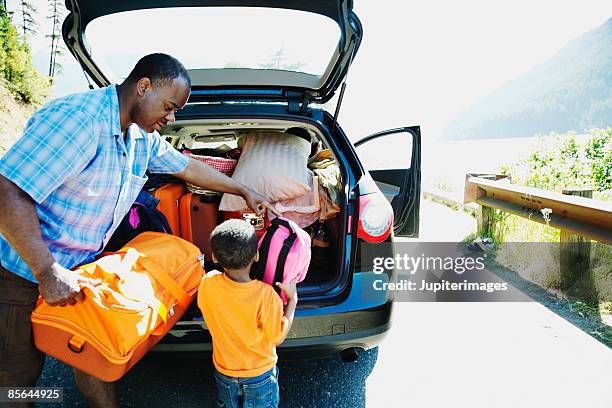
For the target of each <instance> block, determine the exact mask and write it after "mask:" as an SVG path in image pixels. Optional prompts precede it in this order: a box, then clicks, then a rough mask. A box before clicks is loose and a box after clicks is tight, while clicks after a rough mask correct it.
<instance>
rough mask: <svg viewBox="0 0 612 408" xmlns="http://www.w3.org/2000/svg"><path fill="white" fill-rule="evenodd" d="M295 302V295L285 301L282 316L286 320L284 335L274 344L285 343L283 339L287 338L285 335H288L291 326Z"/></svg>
mask: <svg viewBox="0 0 612 408" xmlns="http://www.w3.org/2000/svg"><path fill="white" fill-rule="evenodd" d="M297 301H298V299H297V294H296V295H295V297H292V298H291V299H287V306H285V314H284V316H283V319H286V322H285V324H284V326H285V334H283V337H282V338H281V339H280V340H279V341H278V343H276V344H281V343H282V342H283V341H285V339H286V338H287V334H289V330H290V329H291V325H292V324H293V315H294V314H295V307H296V306H297Z"/></svg>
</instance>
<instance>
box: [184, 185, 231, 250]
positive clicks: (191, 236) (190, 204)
mask: <svg viewBox="0 0 612 408" xmlns="http://www.w3.org/2000/svg"><path fill="white" fill-rule="evenodd" d="M220 200H221V197H220V196H217V195H200V194H195V193H187V194H185V195H184V196H183V197H181V199H180V200H179V212H180V219H181V222H180V224H181V238H183V239H186V240H187V241H189V242H191V243H193V244H194V245H196V246H197V247H198V248H200V250H201V251H202V253H204V255H205V257H206V259H207V260H210V259H212V253H211V250H210V233H211V232H212V230H213V229H214V228H215V227H216V226H217V225H218V224H219V223H220V222H221V220H220V219H219V201H220Z"/></svg>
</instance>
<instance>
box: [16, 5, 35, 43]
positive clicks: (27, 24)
mask: <svg viewBox="0 0 612 408" xmlns="http://www.w3.org/2000/svg"><path fill="white" fill-rule="evenodd" d="M19 14H21V24H20V27H19V28H20V29H21V31H22V32H23V37H24V38H26V37H27V36H28V34H36V32H37V29H38V24H36V21H35V20H34V15H35V14H36V7H34V6H33V5H32V3H30V2H28V1H26V0H21V1H20V2H19Z"/></svg>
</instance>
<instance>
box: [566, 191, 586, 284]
mask: <svg viewBox="0 0 612 408" xmlns="http://www.w3.org/2000/svg"><path fill="white" fill-rule="evenodd" d="M562 193H563V194H565V195H572V196H579V197H586V198H593V190H591V189H567V190H563V191H562ZM560 243H561V253H560V272H561V289H563V290H567V289H569V288H571V287H572V286H573V285H574V284H575V283H576V281H578V280H579V279H580V277H581V276H584V275H586V274H588V273H590V263H591V241H590V240H589V239H586V238H584V237H582V236H580V235H577V234H572V233H570V232H568V231H565V230H561V231H560ZM589 281H590V279H589ZM585 289H586V290H587V292H592V288H585Z"/></svg>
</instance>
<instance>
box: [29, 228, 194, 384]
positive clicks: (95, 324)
mask: <svg viewBox="0 0 612 408" xmlns="http://www.w3.org/2000/svg"><path fill="white" fill-rule="evenodd" d="M202 265H203V258H202V256H201V253H200V250H199V249H198V248H197V247H196V246H195V245H193V244H191V243H189V242H187V241H185V240H183V239H181V238H179V237H176V236H173V235H169V234H163V233H158V232H145V233H142V234H140V235H139V236H137V237H136V238H134V239H133V240H131V241H130V242H128V243H127V244H126V245H125V246H124V247H123V248H121V249H120V250H119V251H117V252H115V253H110V254H106V255H105V256H103V257H101V258H100V259H98V260H97V261H95V262H93V263H90V264H87V265H84V266H81V267H80V268H78V269H77V272H78V273H80V274H82V275H83V276H86V277H88V278H92V279H96V280H100V281H101V284H99V285H97V286H89V285H87V286H84V287H83V288H82V290H83V293H84V295H85V299H84V300H83V301H82V302H77V303H76V304H75V305H72V306H65V307H59V306H49V305H48V304H47V303H45V301H44V300H43V299H42V297H40V298H39V299H38V303H37V305H36V308H35V309H34V311H33V312H32V317H31V320H32V330H33V333H34V342H35V344H36V347H38V349H40V350H41V351H42V352H44V353H46V354H49V355H51V356H53V357H55V358H57V359H58V360H61V361H63V362H65V363H66V364H69V365H71V366H73V367H76V368H78V369H79V370H81V371H84V372H86V373H88V374H90V375H92V376H94V377H97V378H99V379H101V380H103V381H115V380H118V379H119V378H121V377H122V376H123V375H124V374H125V373H126V372H127V371H128V370H129V369H130V368H132V367H133V366H134V365H135V364H136V363H137V362H138V361H139V360H140V359H141V358H142V357H143V356H144V355H145V354H146V353H147V351H149V350H150V349H151V348H152V347H153V346H154V345H155V344H156V343H157V342H158V341H159V340H161V338H162V337H163V336H164V335H165V334H166V333H167V332H168V331H169V330H170V328H172V326H173V325H174V324H175V323H176V322H177V321H178V319H180V317H181V316H182V315H183V314H184V312H185V311H186V309H187V308H188V307H189V305H190V304H191V302H192V301H193V299H194V298H195V293H196V291H197V289H198V286H199V284H200V281H201V279H202V275H203V274H204V268H203V266H202Z"/></svg>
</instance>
